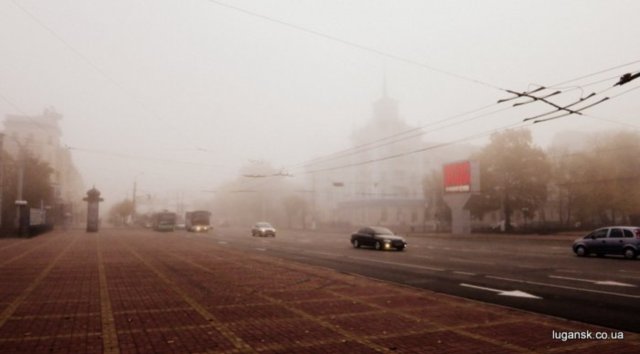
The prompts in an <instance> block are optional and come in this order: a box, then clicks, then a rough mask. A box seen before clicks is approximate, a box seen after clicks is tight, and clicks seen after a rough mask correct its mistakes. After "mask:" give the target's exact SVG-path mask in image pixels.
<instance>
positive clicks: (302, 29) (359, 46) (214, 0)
mask: <svg viewBox="0 0 640 354" xmlns="http://www.w3.org/2000/svg"><path fill="white" fill-rule="evenodd" d="M207 1H208V2H209V3H212V4H215V5H218V6H221V7H225V8H227V9H231V10H234V11H236V12H240V13H243V14H246V15H249V16H252V17H256V18H260V19H263V20H265V21H269V22H271V23H275V24H278V25H281V26H284V27H288V28H291V29H294V30H296V31H300V32H304V33H307V34H311V35H313V36H316V37H321V38H324V39H327V40H330V41H333V42H337V43H341V44H343V45H346V46H349V47H353V48H357V49H360V50H363V51H366V52H370V53H374V54H377V55H380V56H383V57H386V58H389V59H393V60H396V61H400V62H404V63H407V64H411V65H414V66H418V67H422V68H425V69H429V70H431V71H434V72H438V73H440V74H444V75H447V76H450V77H455V78H457V79H460V80H464V81H467V82H471V83H474V84H478V85H482V86H485V87H490V88H492V89H495V90H500V91H504V89H503V88H501V87H499V86H497V85H493V84H491V83H488V82H486V81H482V80H479V79H475V78H471V77H468V76H465V75H461V74H457V73H454V72H451V71H448V70H443V69H440V68H437V67H434V66H432V65H428V64H425V63H422V62H419V61H417V60H413V59H409V58H406V57H403V56H400V55H395V54H392V53H389V52H385V51H382V50H379V49H375V48H373V47H369V46H366V45H363V44H359V43H356V42H353V41H349V40H346V39H342V38H339V37H337V36H333V35H330V34H327V33H324V32H320V31H316V30H312V29H310V28H307V27H303V26H300V25H296V24H293V23H291V22H286V21H284V20H280V19H277V18H274V17H271V16H267V15H263V14H260V13H257V12H254V11H250V10H247V9H245V8H241V7H238V6H234V5H230V4H227V3H224V2H221V1H217V0H207Z"/></svg>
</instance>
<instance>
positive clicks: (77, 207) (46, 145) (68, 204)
mask: <svg viewBox="0 0 640 354" xmlns="http://www.w3.org/2000/svg"><path fill="white" fill-rule="evenodd" d="M61 119H62V115H61V114H59V113H57V112H56V111H55V110H53V109H51V108H47V109H45V110H44V111H43V113H42V114H41V115H36V116H26V115H12V114H9V115H7V116H6V117H5V121H4V128H5V130H4V135H5V137H4V149H5V150H6V151H7V153H9V154H10V155H11V156H13V157H14V158H17V157H18V156H19V153H20V149H21V148H24V149H25V150H26V151H28V153H30V154H32V155H33V156H35V157H37V158H38V159H39V160H41V161H44V162H46V163H48V164H49V166H50V167H51V168H52V169H53V173H52V175H51V176H50V182H51V185H52V186H53V190H54V194H55V199H56V203H57V204H58V206H62V209H63V210H62V212H63V213H67V214H68V215H67V217H70V216H73V214H76V216H77V215H79V214H81V213H82V208H81V206H82V204H81V203H82V197H83V196H84V192H85V188H84V184H83V182H82V177H81V176H80V173H79V172H78V170H77V169H76V167H75V165H74V164H73V161H72V159H71V154H70V152H69V150H68V149H66V148H64V147H63V146H62V144H61V141H60V138H61V136H62V132H61V130H60V126H59V124H58V122H59V121H60V120H61ZM76 219H77V217H76Z"/></svg>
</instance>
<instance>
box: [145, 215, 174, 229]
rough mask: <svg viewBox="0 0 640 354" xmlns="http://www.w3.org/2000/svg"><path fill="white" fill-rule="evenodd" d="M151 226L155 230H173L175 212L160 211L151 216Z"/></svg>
mask: <svg viewBox="0 0 640 354" xmlns="http://www.w3.org/2000/svg"><path fill="white" fill-rule="evenodd" d="M151 224H152V227H153V229H154V230H156V231H174V230H175V229H176V213H174V212H171V211H162V212H159V213H155V214H153V216H152V221H151Z"/></svg>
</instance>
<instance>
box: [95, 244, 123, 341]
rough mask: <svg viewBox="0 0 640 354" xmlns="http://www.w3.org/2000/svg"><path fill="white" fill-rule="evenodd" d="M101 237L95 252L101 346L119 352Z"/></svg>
mask: <svg viewBox="0 0 640 354" xmlns="http://www.w3.org/2000/svg"><path fill="white" fill-rule="evenodd" d="M101 240H102V237H98V238H97V239H96V253H97V255H98V277H99V279H100V318H101V323H102V347H103V348H104V352H105V353H120V346H119V344H118V332H117V330H116V321H115V318H114V316H113V309H112V307H111V297H110V296H109V287H108V284H107V272H106V270H105V266H104V256H103V252H102V241H101Z"/></svg>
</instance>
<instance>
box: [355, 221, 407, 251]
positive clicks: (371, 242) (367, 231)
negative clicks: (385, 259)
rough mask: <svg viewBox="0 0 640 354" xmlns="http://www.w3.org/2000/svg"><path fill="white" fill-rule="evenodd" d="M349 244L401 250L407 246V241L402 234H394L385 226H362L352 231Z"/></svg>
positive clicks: (356, 246) (357, 246)
mask: <svg viewBox="0 0 640 354" xmlns="http://www.w3.org/2000/svg"><path fill="white" fill-rule="evenodd" d="M351 244H352V245H353V247H354V248H360V246H369V247H373V248H375V249H377V250H389V249H396V250H398V251H403V250H404V249H405V248H406V247H407V241H406V240H405V239H404V238H403V237H402V236H398V235H395V234H394V233H393V231H391V230H389V229H387V228H386V227H379V226H368V227H363V228H361V229H360V230H358V231H357V232H355V233H353V234H352V235H351Z"/></svg>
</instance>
